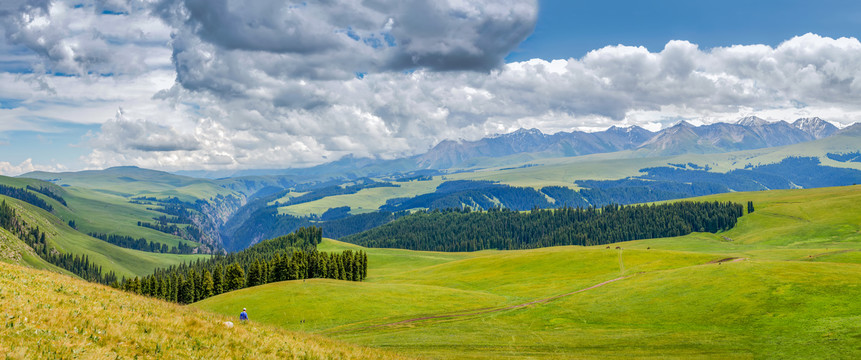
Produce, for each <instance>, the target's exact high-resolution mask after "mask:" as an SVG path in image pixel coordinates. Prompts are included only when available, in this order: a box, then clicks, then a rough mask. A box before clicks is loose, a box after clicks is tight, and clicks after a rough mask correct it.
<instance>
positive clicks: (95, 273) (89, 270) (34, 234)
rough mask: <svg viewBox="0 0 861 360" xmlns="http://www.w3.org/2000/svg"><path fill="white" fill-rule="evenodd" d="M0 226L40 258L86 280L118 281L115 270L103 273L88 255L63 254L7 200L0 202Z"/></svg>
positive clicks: (104, 282)
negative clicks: (8, 203)
mask: <svg viewBox="0 0 861 360" xmlns="http://www.w3.org/2000/svg"><path fill="white" fill-rule="evenodd" d="M0 227H2V228H4V229H6V230H8V231H9V232H11V233H12V234H13V235H15V236H16V237H18V238H19V239H21V241H23V242H24V243H25V244H27V246H29V247H30V248H32V249H33V252H35V253H36V255H38V256H39V257H40V258H42V259H44V260H45V261H47V262H49V263H51V264H54V265H56V266H57V267H60V268H63V269H66V270H68V271H69V272H71V273H73V274H75V275H78V276H80V277H81V278H82V279H84V280H87V281H92V282H98V283H102V284H110V283H112V282H116V281H117V276H116V274H115V273H114V272H113V271H111V272H109V273H107V274H104V273H102V267H101V266H97V265H95V264H94V263H91V262H90V259H89V257H88V256H87V255H83V256H80V255H77V254H71V253H65V254H62V253H60V252H59V251H57V249H55V248H54V247H50V246H49V245H48V241H47V238H46V234H45V232H44V231H42V230H41V229H39V227H38V226H35V227H34V226H30V225H28V224H27V221H26V220H24V219H23V218H21V217H20V216H19V215H18V212H17V211H15V209H14V208H13V207H11V206H9V205H7V204H6V200H3V202H2V203H0Z"/></svg>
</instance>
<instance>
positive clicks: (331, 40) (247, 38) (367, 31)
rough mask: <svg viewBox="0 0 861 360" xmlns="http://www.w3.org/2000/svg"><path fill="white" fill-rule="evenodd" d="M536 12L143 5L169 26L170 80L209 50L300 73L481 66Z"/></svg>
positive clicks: (390, 5)
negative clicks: (173, 73) (174, 72)
mask: <svg viewBox="0 0 861 360" xmlns="http://www.w3.org/2000/svg"><path fill="white" fill-rule="evenodd" d="M537 12H538V6H537V1H535V0H530V1H522V0H506V1H457V0H443V1H437V0H407V1H404V0H375V1H365V2H356V1H349V0H331V1H321V2H305V1H296V0H294V1H283V0H264V1H254V2H251V3H249V2H247V1H239V0H215V1H213V0H162V1H158V2H156V3H155V4H154V5H153V13H155V14H158V15H159V16H160V17H161V18H162V19H163V20H165V22H166V23H168V24H170V25H171V26H173V27H174V28H175V29H177V32H176V37H175V39H174V56H175V61H176V62H177V72H178V73H179V74H178V75H180V83H183V82H182V79H184V78H185V77H184V76H183V74H182V73H183V72H184V71H185V70H187V69H188V70H190V69H197V68H198V67H197V66H187V65H186V64H199V62H201V61H205V60H209V59H211V58H213V57H215V58H218V59H216V61H222V63H221V65H222V66H223V67H227V68H233V67H236V66H248V65H249V63H250V64H252V65H257V66H255V67H258V68H265V67H269V68H270V69H268V71H267V72H268V73H269V74H270V75H272V74H276V73H278V74H280V75H287V76H291V77H305V78H319V77H352V76H354V74H355V73H356V72H378V71H389V70H404V69H414V68H419V67H421V68H430V69H434V70H482V71H486V70H490V69H493V68H496V67H498V66H500V65H502V59H503V58H504V57H505V56H506V55H507V54H508V53H509V52H511V51H512V50H513V49H514V48H516V47H517V45H518V44H520V42H522V41H523V40H524V39H526V37H527V36H528V35H529V34H531V33H532V30H533V29H534V27H535V21H536V19H537ZM206 45H210V46H206ZM235 52H241V54H238V55H241V56H240V57H239V58H237V56H236V55H237V54H235ZM223 67H217V68H216V69H217V70H218V71H223V70H224V69H223ZM271 67H277V68H278V69H280V70H275V69H272V68H271ZM313 69H317V71H309V70H313ZM333 72H334V74H333Z"/></svg>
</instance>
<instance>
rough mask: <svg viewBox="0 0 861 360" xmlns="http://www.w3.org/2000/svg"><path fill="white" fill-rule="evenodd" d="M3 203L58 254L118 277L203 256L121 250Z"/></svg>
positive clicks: (35, 211)
mask: <svg viewBox="0 0 861 360" xmlns="http://www.w3.org/2000/svg"><path fill="white" fill-rule="evenodd" d="M2 200H5V201H6V203H7V204H9V205H11V206H13V207H14V208H15V209H16V211H17V212H18V214H19V215H21V216H22V217H23V218H24V219H25V220H26V221H27V223H28V224H29V225H30V226H38V227H39V228H40V229H41V230H42V231H44V232H46V234H47V240H48V243H49V244H50V245H51V246H53V247H55V248H57V249H58V250H59V251H60V252H63V253H66V252H70V253H73V254H78V255H87V256H88V257H89V259H90V261H91V262H94V263H95V264H97V265H100V266H102V271H103V272H105V273H107V272H109V271H114V272H115V273H116V274H117V276H119V277H123V276H126V277H132V276H143V275H148V274H150V273H152V271H153V270H154V269H155V268H157V267H167V266H170V265H176V264H180V263H182V262H185V261H193V260H195V259H197V258H200V257H202V256H205V255H175V254H158V253H150V252H144V251H137V250H131V249H126V248H121V247H119V246H116V245H113V244H110V243H107V242H105V241H102V240H99V239H96V238H93V237H90V236H88V235H85V234H83V233H81V232H79V231H76V230H75V229H72V228H70V227H69V226H68V225H67V224H66V223H65V222H64V221H63V220H61V219H59V218H57V217H56V216H54V215H53V214H51V213H49V212H47V211H45V210H43V209H40V208H37V207H35V206H32V205H30V204H27V203H25V202H22V201H20V200H17V199H13V198H9V197H6V196H2V195H0V201H2ZM9 235H10V236H11V234H9ZM30 263H32V262H30ZM37 267H40V268H41V267H42V266H37Z"/></svg>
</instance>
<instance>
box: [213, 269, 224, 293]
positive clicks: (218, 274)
mask: <svg viewBox="0 0 861 360" xmlns="http://www.w3.org/2000/svg"><path fill="white" fill-rule="evenodd" d="M222 273H224V268H223V267H222V266H221V264H218V266H216V267H215V272H214V273H212V293H213V295H218V294H221V293H223V292H224V280H223V277H222Z"/></svg>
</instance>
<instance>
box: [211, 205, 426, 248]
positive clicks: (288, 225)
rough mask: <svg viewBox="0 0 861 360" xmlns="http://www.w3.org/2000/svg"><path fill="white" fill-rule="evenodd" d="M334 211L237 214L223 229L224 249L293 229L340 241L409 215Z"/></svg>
mask: <svg viewBox="0 0 861 360" xmlns="http://www.w3.org/2000/svg"><path fill="white" fill-rule="evenodd" d="M336 209H338V210H335V211H333V213H329V214H328V215H324V216H321V217H315V216H292V215H289V214H281V215H279V214H278V213H277V209H276V208H275V207H261V208H258V209H257V210H255V211H252V212H250V213H249V214H247V215H245V216H243V215H242V214H240V215H239V216H236V217H235V218H233V219H231V221H229V222H228V225H227V226H225V231H224V234H226V235H227V236H226V238H227V241H225V247H226V248H228V249H237V248H243V247H245V244H241V243H239V242H238V241H232V239H254V238H258V239H259V238H264V239H265V238H272V237H275V236H278V235H279V234H286V233H290V232H293V231H295V230H296V229H299V228H302V227H310V226H315V227H319V228H321V229H323V235H325V236H326V237H328V238H333V239H340V238H341V237H343V236H347V235H352V234H356V233H360V232H362V231H365V230H368V229H372V228H375V227H377V226H380V225H383V224H386V223H389V222H391V221H393V220H395V219H398V218H400V217H403V216H404V215H406V214H408V213H409V212H407V211H398V212H389V211H376V212H372V213H364V214H356V215H352V214H347V215H346V216H343V217H342V216H340V215H338V213H340V212H342V211H343V210H345V209H343V208H336ZM333 217H334V219H333ZM237 220H241V221H237Z"/></svg>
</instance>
